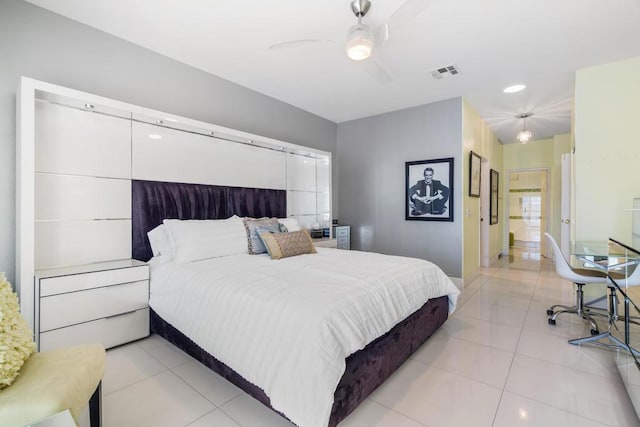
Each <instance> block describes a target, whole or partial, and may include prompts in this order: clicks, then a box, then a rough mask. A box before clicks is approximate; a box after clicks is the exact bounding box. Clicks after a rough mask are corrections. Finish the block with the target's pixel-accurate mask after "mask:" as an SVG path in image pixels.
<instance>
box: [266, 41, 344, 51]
mask: <svg viewBox="0 0 640 427" xmlns="http://www.w3.org/2000/svg"><path fill="white" fill-rule="evenodd" d="M335 45H336V42H334V41H333V40H322V39H304V40H290V41H286V42H282V43H276V44H272V45H271V46H269V47H268V49H269V50H273V51H277V50H288V49H299V48H305V47H311V46H314V47H315V46H332V47H334V46H335Z"/></svg>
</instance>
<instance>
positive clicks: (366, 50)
mask: <svg viewBox="0 0 640 427" xmlns="http://www.w3.org/2000/svg"><path fill="white" fill-rule="evenodd" d="M373 45H374V38H373V33H372V32H371V30H370V29H369V26H368V25H365V24H357V25H354V26H353V27H351V29H350V30H349V36H348V37H347V46H346V50H347V56H348V57H349V58H350V59H353V60H354V61H362V60H363V59H367V58H368V57H369V56H371V52H372V51H373Z"/></svg>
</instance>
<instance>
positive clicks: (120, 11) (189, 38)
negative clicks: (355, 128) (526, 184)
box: [28, 0, 640, 143]
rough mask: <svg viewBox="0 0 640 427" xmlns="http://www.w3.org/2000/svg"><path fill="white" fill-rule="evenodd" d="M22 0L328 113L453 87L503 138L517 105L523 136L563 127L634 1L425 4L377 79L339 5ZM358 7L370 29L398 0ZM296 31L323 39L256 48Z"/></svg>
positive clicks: (627, 51)
mask: <svg viewBox="0 0 640 427" xmlns="http://www.w3.org/2000/svg"><path fill="white" fill-rule="evenodd" d="M28 1H29V2H30V3H33V4H36V5H38V6H41V7H44V8H46V9H49V10H51V11H53V12H56V13H59V14H61V15H64V16H67V17H69V18H71V19H74V20H76V21H79V22H82V23H85V24H87V25H90V26H92V27H95V28H98V29H100V30H102V31H105V32H107V33H111V34H113V35H116V36H118V37H121V38H123V39H126V40H129V41H131V42H133V43H135V44H138V45H140V46H144V47H146V48H148V49H151V50H153V51H156V52H158V53H161V54H164V55H166V56H169V57H172V58H175V59H177V60H179V61H182V62H184V63H187V64H190V65H192V66H195V67H197V68H200V69H202V70H205V71H207V72H209V73H211V74H215V75H217V76H220V77H223V78H225V79H227V80H230V81H233V82H235V83H238V84H240V85H242V86H245V87H248V88H251V89H253V90H256V91H258V92H261V93H264V94H266V95H269V96H271V97H274V98H277V99H279V100H282V101H284V102H287V103H289V104H292V105H294V106H296V107H299V108H302V109H304V110H307V111H309V112H311V113H314V114H317V115H318V116H321V117H324V118H327V119H329V120H332V121H335V122H343V121H347V120H352V119H357V118H360V117H365V116H370V115H374V114H379V113H384V112H387V111H393V110H397V109H402V108H406V107H411V106H415V105H421V104H426V103H430V102H434V101H438V100H442V99H447V98H451V97H456V96H463V97H465V98H466V99H467V100H468V101H469V103H470V104H471V105H472V106H473V107H474V108H475V109H476V110H477V111H478V113H479V114H480V116H481V117H482V118H483V119H484V120H485V121H486V122H487V123H488V124H489V126H490V127H491V129H492V130H493V131H494V132H495V134H496V135H497V136H498V138H500V140H501V141H502V142H503V143H509V142H513V141H514V140H515V134H516V133H517V131H518V130H520V129H521V128H522V121H521V120H517V119H515V118H514V115H516V114H518V113H522V112H526V111H532V112H533V113H534V116H533V117H532V118H530V119H527V129H529V130H532V131H533V133H534V139H543V138H548V137H551V136H553V135H556V134H561V133H569V132H570V126H571V108H572V104H573V92H574V90H573V86H574V80H575V71H576V70H577V69H580V68H583V67H587V66H592V65H598V64H604V63H607V62H612V61H616V60H620V59H625V58H629V57H633V56H638V55H640V1H639V0H424V1H425V4H427V7H426V8H425V9H424V10H423V11H422V12H420V13H417V14H415V15H414V16H413V17H412V19H410V20H408V22H406V23H405V25H403V26H401V27H400V28H396V31H392V33H391V36H390V38H389V40H388V41H387V42H386V43H385V44H384V45H383V46H382V47H381V48H380V49H378V50H377V51H376V56H375V58H376V60H377V61H378V62H379V63H381V64H382V65H383V66H384V67H385V69H386V70H387V71H388V72H389V73H390V75H391V76H392V78H393V80H392V81H391V82H390V83H386V84H381V83H379V82H377V81H376V80H374V79H373V78H371V76H370V75H369V74H368V73H367V72H365V70H363V68H362V66H359V65H357V64H356V63H354V62H352V61H350V60H349V59H347V57H346V55H345V54H344V49H343V45H344V41H345V38H346V34H347V31H348V29H349V27H350V26H351V25H354V24H355V23H356V18H355V17H354V15H353V14H352V12H351V9H350V6H349V4H350V0H317V1H311V0H182V1H175V0H91V1H87V0H28ZM409 1H411V2H416V3H419V2H422V1H423V0H409ZM371 2H372V6H371V10H370V12H369V13H368V14H367V16H366V17H365V18H364V22H365V23H367V24H369V25H371V26H372V27H374V28H375V27H378V26H380V25H381V24H382V23H383V22H385V21H386V20H387V19H388V18H389V17H390V16H391V15H392V14H393V12H394V11H396V10H397V9H398V8H399V7H401V6H402V5H403V4H404V3H405V0H371ZM299 39H315V40H318V39H320V40H333V41H335V42H336V43H330V42H328V43H317V44H315V45H312V46H307V47H306V48H305V47H298V48H290V49H280V50H269V49H268V48H269V46H271V45H274V44H277V43H282V42H285V41H290V40H299ZM450 64H456V65H457V66H458V67H459V69H460V74H459V75H457V76H454V77H450V78H446V79H441V80H435V79H433V78H432V77H431V75H430V72H431V71H432V70H433V69H436V68H439V67H441V66H445V65H450ZM513 83H525V84H527V89H526V90H525V91H523V92H520V93H518V94H511V95H508V94H504V93H503V92H502V89H503V88H504V87H506V86H508V85H510V84H513Z"/></svg>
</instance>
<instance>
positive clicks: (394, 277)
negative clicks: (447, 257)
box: [150, 248, 459, 427]
mask: <svg viewBox="0 0 640 427" xmlns="http://www.w3.org/2000/svg"><path fill="white" fill-rule="evenodd" d="M151 264H152V270H151V298H150V305H151V307H152V308H153V309H154V310H155V311H156V313H158V314H159V315H160V316H161V317H162V318H163V319H164V320H165V321H167V322H169V323H170V324H171V325H173V326H174V327H175V328H177V329H178V330H180V331H181V332H182V333H183V334H185V335H187V336H188V337H190V338H191V339H192V340H193V341H194V342H195V343H196V344H198V345H199V346H200V347H202V348H203V349H204V350H206V351H207V352H208V353H210V354H211V355H213V356H214V357H216V358H217V359H218V360H220V361H222V362H223V363H225V364H226V365H228V366H229V367H231V368H232V369H234V370H235V371H236V372H238V373H239V374H240V375H242V376H243V377H244V378H245V379H247V380H248V381H250V382H251V383H253V384H255V385H257V386H258V387H260V388H261V389H262V390H264V391H265V393H266V394H267V395H268V396H269V398H270V399H271V406H273V408H275V409H277V410H278V411H280V412H282V413H284V414H285V415H286V416H287V417H288V418H289V419H290V420H291V421H293V422H294V423H296V424H297V425H298V426H300V427H326V426H327V424H328V421H329V416H330V413H331V407H332V404H333V394H334V391H335V389H336V386H337V385H338V382H339V381H340V378H341V377H342V375H343V373H344V370H345V358H346V357H347V356H348V355H350V354H351V353H354V352H355V351H357V350H360V349H362V348H363V347H365V346H366V345H367V344H368V343H369V342H371V341H373V340H374V339H376V338H377V337H379V336H381V335H383V334H385V333H386V332H387V331H388V330H389V329H391V328H392V327H393V326H394V325H396V324H397V323H399V322H400V321H402V320H403V319H404V318H406V317H407V316H408V315H409V314H411V313H413V312H414V311H416V310H417V309H419V308H420V307H421V306H422V305H424V303H425V302H426V301H427V300H428V299H429V298H434V297H439V296H442V295H448V296H449V311H450V312H453V310H454V309H455V304H456V300H457V297H458V294H459V290H458V289H457V288H456V286H455V285H454V284H453V283H452V282H451V281H450V280H449V278H448V277H447V276H446V275H445V274H444V272H442V270H440V268H438V267H437V266H435V265H434V264H432V263H430V262H428V261H424V260H418V259H414V258H404V257H395V256H388V255H380V254H375V253H368V252H356V251H340V250H336V249H324V248H318V254H309V255H300V256H296V257H292V258H285V259H281V260H277V261H274V260H271V259H270V258H269V256H268V255H233V256H228V257H223V258H213V259H209V260H204V261H198V262H193V263H189V264H175V263H172V262H169V263H160V262H152V263H151Z"/></svg>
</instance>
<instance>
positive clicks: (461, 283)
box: [449, 276, 464, 290]
mask: <svg viewBox="0 0 640 427" xmlns="http://www.w3.org/2000/svg"><path fill="white" fill-rule="evenodd" d="M449 279H451V281H452V282H453V284H454V285H456V287H457V288H458V289H460V290H462V289H463V288H464V280H463V279H462V277H451V276H449Z"/></svg>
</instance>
